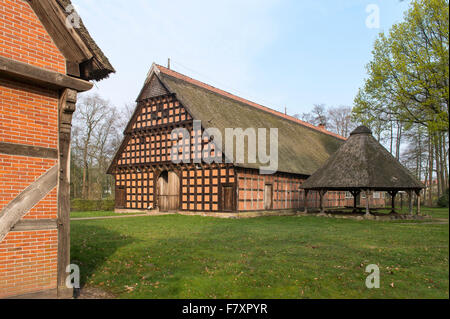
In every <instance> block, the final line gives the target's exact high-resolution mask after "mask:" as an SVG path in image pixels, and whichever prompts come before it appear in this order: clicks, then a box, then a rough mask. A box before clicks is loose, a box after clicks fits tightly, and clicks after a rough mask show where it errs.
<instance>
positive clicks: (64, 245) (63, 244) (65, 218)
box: [57, 89, 77, 298]
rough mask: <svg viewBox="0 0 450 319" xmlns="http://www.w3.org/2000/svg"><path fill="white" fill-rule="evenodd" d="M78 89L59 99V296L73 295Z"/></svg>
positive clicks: (62, 93) (67, 92)
mask: <svg viewBox="0 0 450 319" xmlns="http://www.w3.org/2000/svg"><path fill="white" fill-rule="evenodd" d="M76 102H77V91H75V90H71V89H65V90H64V91H62V92H61V95H60V99H59V121H58V122H59V123H58V133H59V147H58V149H59V172H58V266H57V267H58V270H57V271H58V274H57V294H58V297H62V298H65V297H71V296H72V294H73V291H72V290H71V289H69V288H67V287H66V276H67V273H66V267H67V266H68V265H70V133H71V128H72V115H73V112H75V107H76Z"/></svg>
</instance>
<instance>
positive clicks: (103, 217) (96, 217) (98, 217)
mask: <svg viewBox="0 0 450 319" xmlns="http://www.w3.org/2000/svg"><path fill="white" fill-rule="evenodd" d="M168 214H170V213H149V214H130V215H119V216H95V217H74V218H71V219H70V220H92V219H112V218H129V217H145V216H161V215H168Z"/></svg>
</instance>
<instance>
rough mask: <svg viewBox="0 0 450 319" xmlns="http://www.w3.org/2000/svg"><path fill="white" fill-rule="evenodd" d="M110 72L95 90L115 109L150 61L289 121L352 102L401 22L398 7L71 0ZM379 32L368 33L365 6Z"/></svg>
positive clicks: (353, 1) (391, 0)
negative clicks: (381, 42)
mask: <svg viewBox="0 0 450 319" xmlns="http://www.w3.org/2000/svg"><path fill="white" fill-rule="evenodd" d="M72 2H73V4H74V5H75V8H76V9H77V11H78V12H79V14H80V16H81V18H82V19H83V21H84V23H85V25H86V26H87V28H88V29H89V32H90V33H91V35H92V36H93V38H94V39H95V41H96V42H97V44H98V45H99V46H100V47H101V48H102V50H103V51H104V52H105V54H106V55H107V56H108V58H109V59H110V61H111V63H112V64H113V66H114V67H115V68H116V71H117V73H116V74H114V75H112V76H111V77H110V78H109V79H107V80H103V81H101V82H99V83H96V88H95V89H94V90H93V91H91V92H97V93H99V94H100V95H101V96H102V97H103V98H105V99H108V100H110V101H111V102H112V104H114V105H116V106H118V107H122V106H123V105H124V104H125V103H131V102H133V101H134V100H135V99H136V97H137V95H138V93H139V91H140V89H141V87H142V85H143V83H144V80H145V77H146V74H147V72H148V70H149V68H150V66H151V64H152V62H156V63H159V64H163V65H166V64H167V58H168V57H170V58H171V60H172V63H171V64H172V69H174V70H175V71H178V72H181V73H184V74H186V75H188V76H191V77H193V78H196V79H198V80H201V81H204V82H207V83H209V84H211V85H214V86H216V87H219V88H221V89H224V90H227V91H229V92H231V93H234V94H237V95H239V96H242V97H244V98H247V99H250V100H252V101H255V102H258V103H261V104H263V105H266V106H268V107H271V108H274V109H277V110H280V111H284V108H285V107H286V108H287V111H288V114H295V113H303V112H308V111H310V110H311V109H312V107H313V104H317V103H324V104H326V105H327V106H338V105H352V103H353V98H354V96H355V95H356V93H357V90H358V88H359V87H360V86H361V85H362V83H363V80H364V77H365V65H366V64H367V63H368V62H369V61H370V59H371V50H372V45H373V42H374V40H375V38H376V36H377V34H378V33H379V32H381V31H388V30H389V28H390V27H391V25H392V24H393V23H397V22H399V21H401V20H402V17H403V12H404V11H405V10H406V9H407V6H408V3H409V1H403V2H402V1H399V0H368V1H365V0H308V1H303V0H302V1H299V0H297V1H294V0H292V1H287V0H286V1H284V0H240V1H239V0H236V1H235V0H228V1H211V0H210V1H195V0H191V1H178V0H171V1H167V0H166V1H156V0H129V1H123V0H72ZM370 4H376V5H377V6H378V8H379V13H380V15H379V17H380V28H378V29H377V28H368V27H367V26H366V23H365V22H366V19H367V17H368V15H369V13H367V12H366V7H367V5H370Z"/></svg>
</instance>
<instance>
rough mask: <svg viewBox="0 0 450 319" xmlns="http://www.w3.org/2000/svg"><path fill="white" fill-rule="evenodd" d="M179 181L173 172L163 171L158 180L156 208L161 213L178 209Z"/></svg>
mask: <svg viewBox="0 0 450 319" xmlns="http://www.w3.org/2000/svg"><path fill="white" fill-rule="evenodd" d="M179 198H180V179H179V177H178V175H177V174H176V173H175V172H172V171H170V172H168V171H164V172H162V173H161V175H160V176H159V178H158V206H159V210H160V211H162V212H167V211H173V210H177V209H178V208H179Z"/></svg>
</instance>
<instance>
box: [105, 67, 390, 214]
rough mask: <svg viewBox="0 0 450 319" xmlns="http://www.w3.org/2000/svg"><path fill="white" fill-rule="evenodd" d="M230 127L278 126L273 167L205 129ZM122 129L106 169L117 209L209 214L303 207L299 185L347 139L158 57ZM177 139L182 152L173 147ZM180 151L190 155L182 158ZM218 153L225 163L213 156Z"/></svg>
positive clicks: (333, 196) (339, 202) (347, 201)
mask: <svg viewBox="0 0 450 319" xmlns="http://www.w3.org/2000/svg"><path fill="white" fill-rule="evenodd" d="M198 121H200V122H198ZM196 122H197V123H198V124H197V127H196ZM227 128H242V129H243V130H246V129H247V128H254V129H255V130H257V129H258V128H267V130H268V129H269V128H277V129H278V166H277V169H276V172H275V173H273V174H262V173H261V171H260V168H261V167H264V166H265V164H263V163H261V162H260V161H259V156H258V160H257V161H256V162H253V163H252V162H251V161H249V160H248V157H246V156H245V158H244V162H241V161H237V160H236V156H233V155H235V154H237V150H236V152H233V153H234V154H227V153H226V151H227V149H226V147H223V143H224V141H223V140H222V142H221V143H218V142H214V141H213V139H215V138H216V136H214V135H213V134H209V133H208V134H204V133H205V132H206V131H205V130H210V129H216V130H218V132H219V133H221V134H220V135H221V136H222V137H225V136H226V130H227ZM174 129H182V130H185V132H187V133H188V134H189V138H188V139H185V138H183V139H181V140H180V139H179V136H177V135H175V136H174V135H173V130H174ZM266 133H267V136H268V135H269V132H266ZM124 134H125V137H124V140H123V142H122V144H121V146H120V148H119V150H118V152H117V154H116V156H115V158H114V159H113V161H112V164H111V166H110V167H109V169H108V173H109V174H112V175H113V176H114V177H115V187H116V189H115V194H116V211H132V210H148V209H158V210H159V211H181V212H185V213H191V212H194V213H198V212H202V213H206V214H208V213H209V214H216V213H244V212H245V213H251V212H256V213H257V212H258V211H271V210H289V209H294V210H296V209H298V208H300V207H304V200H305V199H304V192H303V190H301V189H300V185H301V184H302V182H303V181H304V180H305V179H306V178H308V176H310V175H311V174H312V173H313V172H315V171H316V170H317V169H318V168H319V167H320V166H321V165H322V164H323V163H324V162H325V161H326V160H327V159H328V158H329V157H330V155H331V154H333V153H334V152H335V151H336V150H337V149H338V148H339V147H340V146H341V145H342V144H343V142H344V140H345V138H343V137H341V136H338V135H336V134H334V133H332V132H329V131H327V130H325V129H324V128H323V127H316V126H314V125H311V124H309V123H306V122H303V121H301V120H299V119H297V118H294V117H291V116H287V115H285V114H283V113H280V112H277V111H275V110H272V109H269V108H267V107H264V106H262V105H259V104H256V103H253V102H251V101H248V100H245V99H243V98H240V97H238V96H235V95H232V94H230V93H228V92H225V91H223V90H220V89H217V88H215V87H212V86H210V85H207V84H205V83H202V82H200V81H197V80H195V79H192V78H189V77H187V76H185V75H183V74H180V73H178V72H175V71H173V70H171V69H168V68H165V67H163V66H160V65H156V64H154V65H153V66H152V69H151V71H150V72H149V75H148V77H147V79H146V81H145V84H144V86H143V88H142V90H141V92H140V94H139V96H138V98H137V107H136V110H135V112H134V114H133V116H132V118H131V119H130V122H129V123H128V126H127V127H126V129H125V132H124ZM258 134H259V133H258ZM249 144H252V143H248V142H246V143H245V145H244V150H243V153H244V155H248V154H251V153H252V152H255V151H249ZM174 145H176V146H177V147H176V148H179V151H181V152H179V151H175V153H176V154H173V153H172V152H173V151H174V150H176V148H173V146H174ZM250 146H252V145H250ZM267 147H269V146H267ZM183 150H185V151H186V152H184V153H183V152H182V151H183ZM222 150H224V151H223V152H222ZM181 157H183V159H187V161H181V159H182V158H181ZM217 157H218V158H221V159H222V161H221V163H217V162H216V161H211V159H212V158H217ZM226 159H229V160H226ZM177 162H178V164H177ZM308 201H309V205H308V206H309V207H318V205H319V196H318V194H315V193H314V192H311V193H310V195H309V197H308ZM326 201H327V203H328V204H329V205H330V206H351V205H352V204H353V197H352V198H347V197H346V194H345V192H329V193H328V194H327V195H326ZM380 203H381V200H380ZM383 204H384V200H383Z"/></svg>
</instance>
